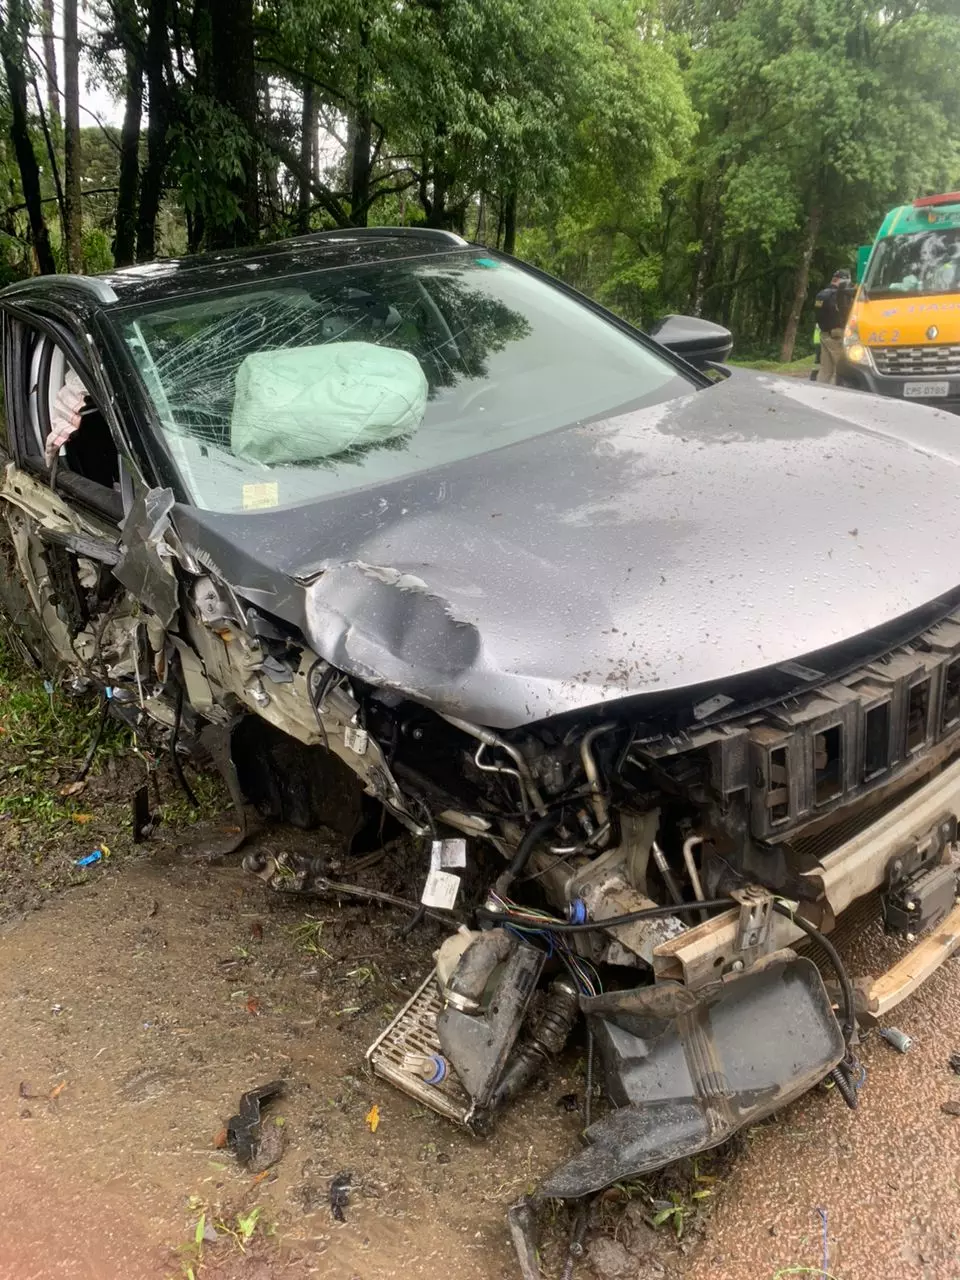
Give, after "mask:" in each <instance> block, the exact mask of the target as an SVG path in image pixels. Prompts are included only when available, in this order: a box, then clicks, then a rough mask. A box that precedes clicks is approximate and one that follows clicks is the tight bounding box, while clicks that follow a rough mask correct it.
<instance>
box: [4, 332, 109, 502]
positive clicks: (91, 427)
mask: <svg viewBox="0 0 960 1280" xmlns="http://www.w3.org/2000/svg"><path fill="white" fill-rule="evenodd" d="M23 341H24V345H25V360H24V370H25V374H26V388H25V390H26V395H25V396H24V398H23V404H24V406H25V410H26V415H25V416H26V420H25V421H24V423H23V424H22V428H21V429H20V430H19V431H18V435H19V438H20V447H21V449H22V451H23V453H24V455H25V457H26V458H27V459H29V461H30V463H31V465H32V467H33V468H34V469H35V470H39V471H44V472H51V473H52V474H54V475H55V477H56V483H57V486H58V487H62V488H65V489H66V490H67V491H68V492H71V493H73V494H74V496H80V497H82V498H83V499H84V500H86V501H88V502H92V503H93V504H94V505H96V506H99V507H102V508H103V509H104V510H105V511H106V512H107V513H108V514H110V515H115V514H116V513H117V511H118V510H119V503H120V496H119V489H120V456H119V453H118V451H117V447H116V444H115V442H114V440H113V436H112V434H111V432H110V428H109V426H108V424H107V421H106V418H105V417H104V415H103V413H102V411H101V409H100V406H99V405H98V404H97V402H96V400H95V399H94V397H93V396H92V395H91V394H90V392H89V390H88V388H87V386H86V384H85V382H84V380H83V378H82V377H81V375H80V373H79V372H78V371H77V370H76V369H75V368H74V367H73V365H72V364H71V362H70V360H69V358H68V356H67V354H66V353H65V352H64V350H63V348H62V347H61V346H60V345H59V344H58V343H57V342H55V341H54V340H53V339H52V338H50V337H49V336H48V335H47V334H45V333H41V332H40V331H38V330H30V329H28V328H24V332H23Z"/></svg>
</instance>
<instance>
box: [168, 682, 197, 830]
mask: <svg viewBox="0 0 960 1280" xmlns="http://www.w3.org/2000/svg"><path fill="white" fill-rule="evenodd" d="M182 724H183V681H182V680H178V681H177V705H176V709H175V711H174V716H173V730H172V732H171V734H170V764H171V765H172V766H173V775H174V777H175V778H176V780H177V782H179V784H180V790H181V791H182V792H183V794H184V795H185V796H186V797H187V803H188V804H190V805H191V806H192V807H193V808H194V809H199V808H200V801H199V800H198V799H197V797H196V796H195V795H194V792H193V788H192V787H191V786H190V783H189V782H188V781H187V777H186V774H185V773H184V772H183V765H182V764H181V763H180V756H179V753H178V752H177V744H178V742H179V741H180V727H181V725H182Z"/></svg>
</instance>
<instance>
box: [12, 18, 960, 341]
mask: <svg viewBox="0 0 960 1280" xmlns="http://www.w3.org/2000/svg"><path fill="white" fill-rule="evenodd" d="M220 9H221V10H222V9H223V7H220ZM241 11H246V12H248V13H249V12H252V13H253V17H254V28H253V29H254V35H253V44H252V45H249V44H248V45H245V46H243V47H242V48H240V47H239V46H237V47H236V48H234V47H233V46H231V48H232V52H231V60H230V62H229V66H228V68H227V70H228V72H229V74H228V75H226V76H225V75H224V74H223V71H224V66H223V63H222V59H221V61H219V62H218V61H217V59H218V58H220V51H221V49H222V43H223V42H222V39H221V41H220V42H219V43H218V41H217V38H216V36H217V33H216V32H214V31H213V30H212V27H211V26H210V24H211V22H212V21H214V19H213V18H212V17H211V13H212V11H211V10H210V8H209V6H201V5H200V4H199V2H198V0H169V3H168V4H166V6H162V5H161V6H157V5H155V4H154V5H150V4H149V3H148V0H110V2H109V3H107V0H97V2H96V3H94V4H92V5H91V7H90V22H91V31H90V33H89V38H88V40H87V51H88V57H90V58H91V60H92V65H93V67H94V69H95V76H96V78H97V79H98V80H99V81H100V83H101V84H102V85H103V86H104V87H105V88H107V89H108V90H109V91H110V92H111V93H112V94H113V95H114V96H115V97H116V98H117V99H118V100H119V99H121V98H122V97H123V95H124V94H126V93H127V92H128V90H129V88H130V86H131V84H134V88H135V78H134V81H131V80H130V74H131V67H139V68H140V70H141V71H142V72H143V73H144V95H145V96H144V98H143V102H142V105H143V108H144V111H145V113H146V114H145V115H144V131H146V128H147V120H148V119H149V118H150V117H151V115H152V116H153V117H154V119H155V118H156V114H157V113H156V112H151V111H150V100H149V99H150V94H151V93H154V92H156V93H160V90H161V88H162V90H163V93H162V95H161V98H158V104H159V105H160V106H161V108H162V111H161V113H160V114H161V115H162V116H163V118H164V120H165V132H164V134H163V137H162V138H160V139H158V138H154V140H153V143H152V144H151V146H152V150H151V149H150V148H148V147H147V145H146V138H145V136H144V137H142V138H141V140H140V146H139V167H140V172H141V175H145V174H146V171H147V169H148V167H149V166H150V165H153V166H156V165H159V166H160V174H159V176H160V179H161V185H162V187H163V188H164V189H165V190H166V191H167V192H168V193H169V194H168V196H167V198H166V200H165V202H163V203H162V204H161V209H160V215H159V218H158V223H157V235H156V241H157V244H158V247H159V248H160V249H161V250H162V251H163V252H166V253H171V252H172V253H179V252H183V250H184V248H185V247H186V246H187V244H188V243H189V244H190V245H191V247H203V246H204V245H207V244H214V245H217V244H220V245H222V244H226V243H244V242H252V241H254V240H256V239H257V238H260V237H264V236H266V237H270V238H276V237H281V236H285V235H289V234H292V233H294V232H295V231H297V230H299V229H303V228H314V229H319V228H324V227H331V226H337V225H348V224H349V223H350V222H351V221H356V222H360V223H366V222H371V223H374V224H382V225H389V224H393V223H408V224H409V223H422V222H427V223H429V224H430V225H433V226H438V227H453V228H455V229H457V230H460V231H462V232H465V233H466V234H468V235H470V236H473V237H475V238H477V239H479V240H480V241H482V242H485V243H488V244H495V245H497V246H499V247H503V246H508V247H509V246H510V245H512V244H513V243H514V241H513V236H514V233H515V234H516V241H515V246H516V247H515V251H516V252H518V253H519V254H520V255H521V256H523V257H526V258H528V259H529V260H531V261H532V262H534V263H536V264H537V265H539V266H541V267H544V268H545V269H547V270H549V271H552V272H555V273H556V274H558V275H560V276H562V277H563V278H564V279H566V280H567V281H569V282H570V283H571V284H573V285H574V286H576V287H577V288H580V289H582V290H584V291H585V292H587V293H589V294H591V295H593V296H594V297H597V298H599V299H600V300H601V301H603V302H605V303H606V304H607V305H609V306H611V307H613V308H614V309H615V310H617V311H619V312H620V313H621V314H623V315H624V316H626V317H627V318H629V319H631V320H632V321H635V322H638V323H649V322H650V321H652V320H653V319H655V318H656V317H657V316H659V315H661V314H663V313H664V312H667V311H681V312H683V311H694V312H697V313H700V312H702V313H703V314H705V315H707V316H710V317H711V318H714V319H718V320H720V321H722V322H724V323H728V324H730V325H731V327H733V329H734V331H735V334H736V337H737V342H738V350H740V351H749V352H754V353H761V354H776V353H778V350H779V345H780V338H781V336H782V333H783V330H784V327H785V325H786V323H787V320H788V317H790V316H791V313H792V315H793V318H794V319H796V318H797V316H798V314H799V309H800V308H801V307H802V304H803V303H804V300H805V299H806V300H807V305H808V306H809V300H810V298H811V297H812V294H813V292H814V291H815V290H814V286H819V285H820V284H821V283H822V280H823V278H824V277H825V276H827V275H829V273H830V272H831V271H832V269H833V268H834V267H835V266H837V265H839V264H841V263H844V262H850V261H852V253H853V250H854V249H855V247H856V245H857V244H859V243H863V242H865V241H867V240H869V239H871V238H872V236H873V234H874V232H875V230H876V228H877V226H878V224H879V221H880V219H881V217H882V215H883V213H884V212H885V211H886V209H888V208H889V207H891V206H893V205H894V204H897V203H900V202H902V201H904V200H907V199H910V198H912V197H913V196H914V195H916V194H917V193H919V192H922V191H927V190H936V189H939V190H945V189H949V188H950V187H951V186H953V185H955V184H957V183H958V182H960V77H958V76H957V75H956V70H955V69H956V66H957V65H958V61H960V13H958V10H957V5H956V0H893V3H888V0H443V2H442V3H441V2H440V0H410V2H409V3H401V4H397V3H395V2H394V0H258V3H257V4H256V5H255V6H254V7H253V9H252V10H251V9H250V0H242V3H238V5H237V6H236V9H235V10H230V13H231V14H232V15H233V16H232V17H231V18H230V19H229V21H230V22H233V23H234V24H236V23H237V21H238V20H239V16H240V14H241ZM158 14H159V15H161V16H160V17H159V18H158V17H157V15H158ZM216 20H217V21H222V19H220V18H217V19H216ZM152 21H158V22H160V23H161V24H162V26H163V30H162V32H161V34H162V36H163V40H162V41H160V42H159V43H160V44H162V46H163V57H162V61H161V62H160V63H159V64H158V58H159V55H158V53H157V48H158V45H157V43H156V42H154V44H153V45H151V42H150V33H151V25H150V24H151V22H152ZM234 29H237V28H236V27H234ZM154 30H155V29H154ZM224 33H225V32H224V30H221V31H220V33H219V35H220V36H221V37H222V36H223V35H224ZM226 34H230V31H229V28H227V29H226ZM151 58H152V59H153V60H154V61H153V65H151ZM32 70H33V71H35V72H38V73H39V71H40V69H39V68H38V67H33V68H32ZM39 80H40V81H41V82H42V75H39ZM307 86H310V99H311V107H310V109H309V111H306V112H305V111H304V95H305V91H306V87H307ZM244 89H246V90H249V91H250V92H251V93H256V94H258V98H257V108H256V113H255V121H254V122H251V120H252V118H251V115H250V111H249V110H247V111H246V113H245V109H244V108H243V107H242V106H239V107H238V105H237V104H238V102H241V101H243V100H244V99H243V93H242V92H240V91H241V90H244ZM131 101H132V102H133V103H134V105H135V104H136V93H134V95H133V98H132V99H131ZM30 110H31V111H32V110H34V104H33V103H32V99H31V103H30ZM9 124H10V112H9V102H8V97H5V96H4V95H3V94H2V93H0V136H2V137H3V138H6V137H7V135H8V134H9ZM32 126H33V130H34V132H33V139H32V140H33V143H34V150H35V153H36V155H37V157H38V158H39V159H40V161H41V167H42V187H43V190H42V196H43V199H44V201H45V203H44V206H43V208H44V214H45V216H46V218H47V221H48V223H49V224H50V227H51V231H52V233H53V234H52V237H51V238H52V241H53V244H54V252H55V253H59V250H58V248H57V246H58V244H59V238H60V236H59V225H58V224H59V216H58V207H57V202H56V199H55V195H56V191H55V185H54V183H53V180H52V173H51V171H50V166H49V163H48V160H47V156H46V142H45V140H44V138H43V136H42V133H41V130H40V122H39V119H38V118H36V117H34V118H33V120H32ZM81 133H82V138H81V142H82V155H83V168H82V181H83V189H84V191H85V192H86V193H89V194H85V196H84V202H83V203H84V219H85V240H84V269H85V270H88V271H94V270H103V269H105V268H106V267H109V266H110V263H111V254H112V243H113V238H114V224H115V221H116V193H117V187H118V185H119V181H120V178H119V173H120V152H121V132H120V130H119V129H116V128H113V127H111V126H107V127H105V128H102V129H101V128H94V127H89V128H84V129H83V130H82V131H81ZM59 145H60V141H59V140H57V139H55V146H56V147H59ZM61 164H62V158H61ZM254 171H255V172H256V175H257V179H258V200H257V205H258V207H257V209H253V208H252V206H251V204H250V201H249V199H248V196H249V184H248V183H247V182H246V180H247V178H249V176H250V175H251V173H252V172H254ZM0 180H2V182H3V184H4V190H5V191H7V192H8V193H9V196H8V199H9V207H8V210H7V213H6V216H5V218H4V217H3V216H0V281H2V280H6V279H13V278H17V276H19V275H23V274H25V273H27V272H29V270H30V269H31V251H30V247H29V227H28V221H27V218H26V214H25V212H24V210H23V208H22V195H21V187H20V178H19V171H18V166H17V163H16V159H15V156H14V153H13V150H12V148H11V146H10V144H9V142H6V141H0ZM61 257H62V255H61ZM59 261H60V259H59V258H58V262H59ZM61 265H62V264H61ZM811 330H812V319H811V316H810V313H809V311H807V312H804V313H803V314H801V315H800V325H799V335H800V342H801V344H803V343H805V342H806V341H807V335H808V334H809V332H810V331H811Z"/></svg>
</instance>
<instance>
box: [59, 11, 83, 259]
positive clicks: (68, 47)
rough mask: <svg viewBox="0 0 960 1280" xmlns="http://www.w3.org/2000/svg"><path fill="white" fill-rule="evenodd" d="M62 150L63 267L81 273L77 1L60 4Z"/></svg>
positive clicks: (81, 237)
mask: <svg viewBox="0 0 960 1280" xmlns="http://www.w3.org/2000/svg"><path fill="white" fill-rule="evenodd" d="M63 150H64V188H65V190H64V196H65V199H64V208H65V217H66V223H67V263H68V265H69V267H70V270H71V271H82V270H83V208H82V204H83V201H82V199H81V196H80V38H79V35H78V33H77V0H63Z"/></svg>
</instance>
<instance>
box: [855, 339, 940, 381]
mask: <svg viewBox="0 0 960 1280" xmlns="http://www.w3.org/2000/svg"><path fill="white" fill-rule="evenodd" d="M870 350H871V352H872V354H873V361H874V364H875V365H876V366H877V371H878V372H879V373H886V374H899V375H902V376H905V377H920V378H934V377H949V376H951V375H953V374H960V346H950V347H948V346H938V347H935V346H926V347H871V348H870Z"/></svg>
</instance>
